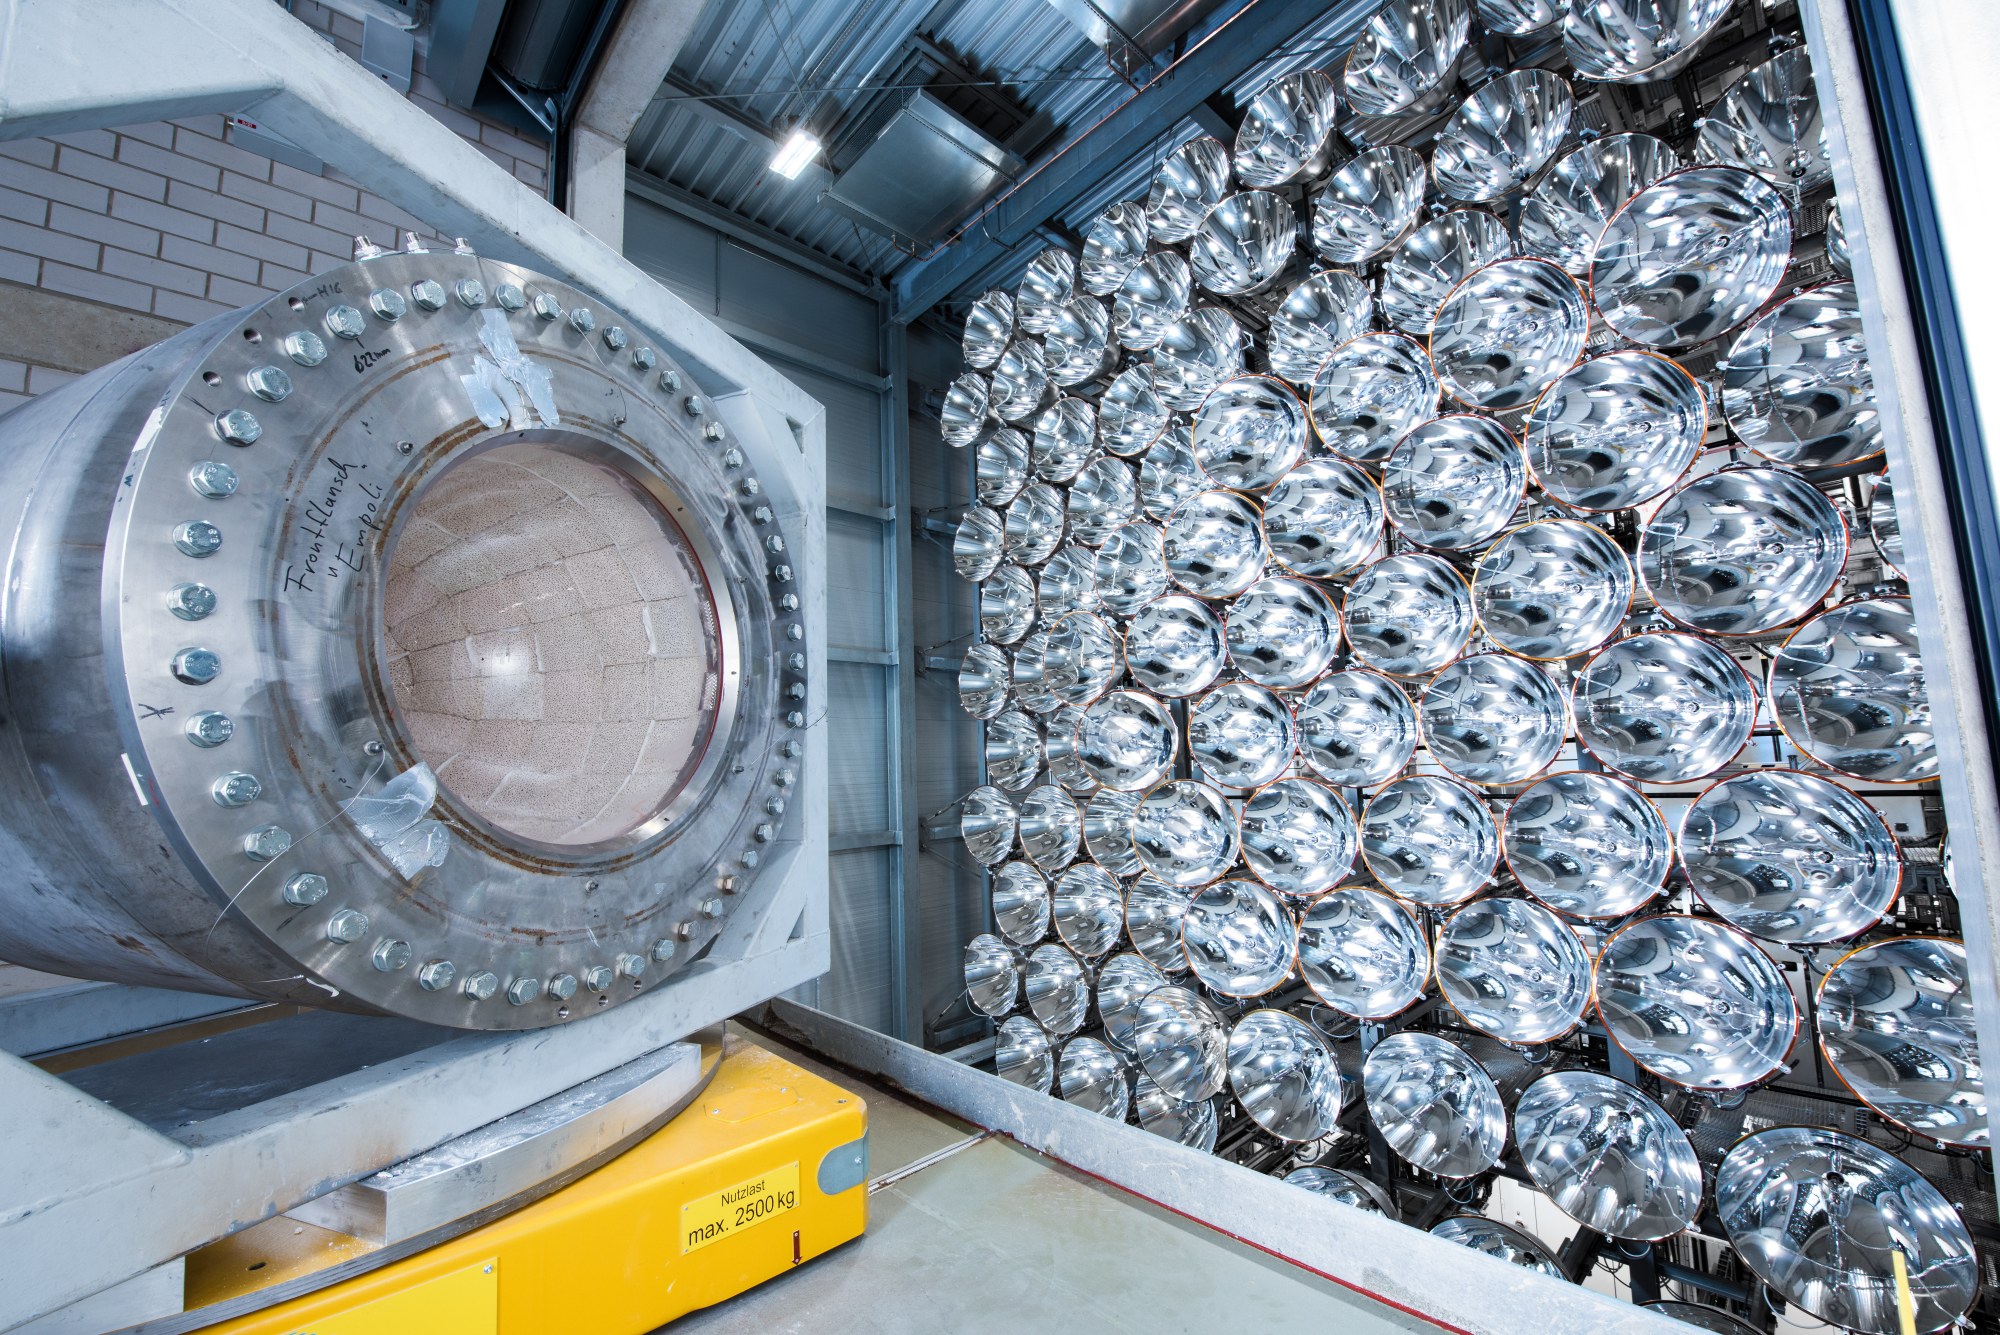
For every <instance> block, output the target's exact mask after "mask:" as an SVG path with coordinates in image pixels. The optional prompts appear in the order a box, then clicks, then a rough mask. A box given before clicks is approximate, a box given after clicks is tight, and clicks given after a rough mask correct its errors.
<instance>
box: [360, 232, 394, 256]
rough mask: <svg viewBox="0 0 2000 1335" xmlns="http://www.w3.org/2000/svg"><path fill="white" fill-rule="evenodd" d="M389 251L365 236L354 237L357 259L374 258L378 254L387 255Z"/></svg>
mask: <svg viewBox="0 0 2000 1335" xmlns="http://www.w3.org/2000/svg"><path fill="white" fill-rule="evenodd" d="M388 253H389V252H388V251H387V250H385V249H383V248H382V247H381V246H378V245H376V244H375V243H374V242H373V241H370V240H369V239H368V238H367V237H365V236H357V237H355V238H354V258H355V259H357V260H372V259H374V258H375V257H377V256H378V255H387V254H388Z"/></svg>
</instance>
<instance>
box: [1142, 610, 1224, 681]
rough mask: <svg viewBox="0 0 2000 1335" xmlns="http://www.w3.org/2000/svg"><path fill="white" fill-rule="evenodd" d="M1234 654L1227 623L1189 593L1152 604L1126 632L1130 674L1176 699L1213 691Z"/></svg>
mask: <svg viewBox="0 0 2000 1335" xmlns="http://www.w3.org/2000/svg"><path fill="white" fill-rule="evenodd" d="M1228 653H1229V650H1228V645H1227V642H1226V641H1225V639H1224V638H1223V629H1222V620H1221V618H1220V617H1218V616H1216V614H1215V612H1214V611H1213V610H1212V609H1211V608H1210V607H1209V606H1208V604H1207V603H1204V602H1203V601H1202V600H1201V599H1199V598H1194V597H1190V596H1189V595H1187V594H1184V593H1176V594H1169V595H1168V596H1166V597H1165V598H1160V599H1156V600H1155V601H1153V602H1150V603H1148V604H1146V606H1145V607H1143V608H1142V609H1140V611H1139V614H1138V615H1137V616H1135V617H1133V618H1132V624H1131V625H1130V626H1127V627H1126V628H1125V668H1126V670H1127V671H1128V672H1130V673H1131V674H1132V679H1133V680H1134V681H1136V682H1138V683H1139V684H1140V685H1141V686H1144V687H1145V688H1146V689H1147V690H1149V691H1152V692H1154V693H1155V694H1157V695H1164V696H1167V697H1169V698H1172V699H1179V698H1181V697H1183V696H1189V695H1194V694H1196V693H1197V692H1200V691H1205V690H1207V689H1208V688H1209V686H1211V685H1212V684H1213V683H1214V682H1215V679H1216V678H1217V677H1220V676H1221V675H1222V670H1223V668H1225V667H1227V666H1228V664H1229V658H1228Z"/></svg>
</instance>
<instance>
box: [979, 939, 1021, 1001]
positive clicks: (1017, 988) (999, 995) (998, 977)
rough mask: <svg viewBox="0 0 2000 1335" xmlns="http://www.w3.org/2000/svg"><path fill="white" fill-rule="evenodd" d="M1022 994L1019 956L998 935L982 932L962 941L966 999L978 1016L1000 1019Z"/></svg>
mask: <svg viewBox="0 0 2000 1335" xmlns="http://www.w3.org/2000/svg"><path fill="white" fill-rule="evenodd" d="M1020 994H1021V959H1020V957H1019V956H1018V955H1016V954H1015V953H1014V948H1013V947H1012V946H1010V945H1008V944H1007V943H1006V942H1005V941H1002V940H1001V939H1000V938H999V937H997V936H993V935H991V934H990V933H986V932H982V933H980V934H979V935H978V936H975V937H973V938H972V940H970V941H968V942H966V944H965V998H966V1000H967V1001H970V1002H971V1003H972V1005H973V1007H974V1009H976V1010H977V1011H978V1012H979V1013H980V1014H981V1015H990V1016H992V1017H993V1018H994V1019H996V1020H997V1019H999V1018H1000V1017H1001V1016H1003V1015H1005V1014H1006V1013H1007V1012H1008V1011H1011V1010H1013V1009H1014V1003H1015V1001H1016V1000H1017V999H1018V998H1019V997H1020Z"/></svg>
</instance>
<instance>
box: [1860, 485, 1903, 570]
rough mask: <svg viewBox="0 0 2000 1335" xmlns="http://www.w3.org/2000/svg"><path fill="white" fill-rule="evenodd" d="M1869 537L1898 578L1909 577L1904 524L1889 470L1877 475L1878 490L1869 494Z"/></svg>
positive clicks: (1876, 486) (1883, 560)
mask: <svg viewBox="0 0 2000 1335" xmlns="http://www.w3.org/2000/svg"><path fill="white" fill-rule="evenodd" d="M1868 538H1869V541H1871V542H1873V543H1874V544H1875V550H1876V551H1877V552H1878V553H1880V555H1881V557H1882V563H1883V564H1884V565H1886V566H1888V567H1889V571H1890V573H1891V574H1893V575H1895V576H1896V577H1898V578H1899V579H1907V578H1909V576H1908V575H1907V574H1906V573H1905V570H1906V567H1905V564H1904V560H1905V558H1904V555H1903V526H1902V523H1901V522H1900V521H1898V520H1897V518H1896V494H1895V489H1894V487H1893V486H1892V484H1891V483H1890V481H1889V475H1888V474H1887V473H1884V474H1882V476H1880V477H1878V478H1876V479H1875V490H1874V491H1872V492H1870V493H1869V496H1868Z"/></svg>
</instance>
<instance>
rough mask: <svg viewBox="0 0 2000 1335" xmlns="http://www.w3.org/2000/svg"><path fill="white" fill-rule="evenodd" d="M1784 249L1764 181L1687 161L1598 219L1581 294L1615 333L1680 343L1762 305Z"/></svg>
mask: <svg viewBox="0 0 2000 1335" xmlns="http://www.w3.org/2000/svg"><path fill="white" fill-rule="evenodd" d="M1724 2H1725V4H1726V0H1724ZM1791 257H1792V211H1791V207H1790V206H1789V205H1788V204H1786V203H1785V200H1784V197H1783V196H1782V195H1780V194H1779V193H1778V192H1777V191H1776V190H1775V189H1773V188H1772V187H1771V185H1770V184H1769V183H1768V182H1766V181H1765V180H1764V179H1763V178H1762V177H1760V176H1758V175H1757V174H1756V173H1754V172H1747V171H1744V170H1743V169H1742V168H1740V167H1689V168H1687V169H1685V170H1682V171H1677V172H1669V173H1668V174H1667V175H1665V176H1662V177H1661V178H1660V179H1659V180H1657V181H1655V182H1653V183H1652V184H1651V185H1649V186H1647V187H1646V188H1645V189H1643V190H1641V191H1640V192H1639V193H1638V194H1636V195H1634V196H1633V197H1632V198H1631V199H1630V200H1628V201H1627V202H1626V203H1625V205H1624V206H1623V207H1622V208H1620V209H1619V210H1618V212H1617V213H1616V214H1615V215H1614V216H1613V217H1612V219H1611V221H1610V222H1609V223H1607V224H1605V228H1604V235H1603V236H1602V237H1601V238H1600V239H1599V241H1598V243H1597V254H1596V256H1595V257H1593V259H1592V260H1591V265H1590V289H1591V295H1592V296H1593V297H1594V298H1595V299H1596V302H1597V309H1598V311H1599V312H1600V313H1602V315H1603V316H1604V319H1605V323H1607V324H1609V325H1610V326H1611V327H1612V329H1613V330H1615V331H1616V332H1617V333H1618V334H1619V335H1621V336H1622V337H1624V338H1627V339H1630V340H1631V341H1632V342H1634V343H1639V344H1643V345H1644V346H1646V347H1649V348H1684V347H1690V346H1692V345H1694V344H1696V343H1705V342H1707V341H1708V340H1709V339H1712V338H1719V337H1720V336H1722V335H1723V334H1726V333H1728V332H1729V331H1730V330H1732V329H1735V328H1736V327H1737V326H1738V325H1741V324H1742V323H1743V322H1744V321H1746V320H1748V319H1749V318H1750V317H1751V316H1753V315H1755V314H1756V313H1757V312H1758V311H1760V310H1762V309H1763V307H1764V303H1765V302H1767V301H1769V300H1770V299H1771V296H1772V294H1773V293H1775V292H1776V291H1777V290H1778V284H1779V283H1780V282H1782V281H1783V279H1784V276H1785V268H1786V266H1787V265H1788V264H1790V262H1791Z"/></svg>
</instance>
